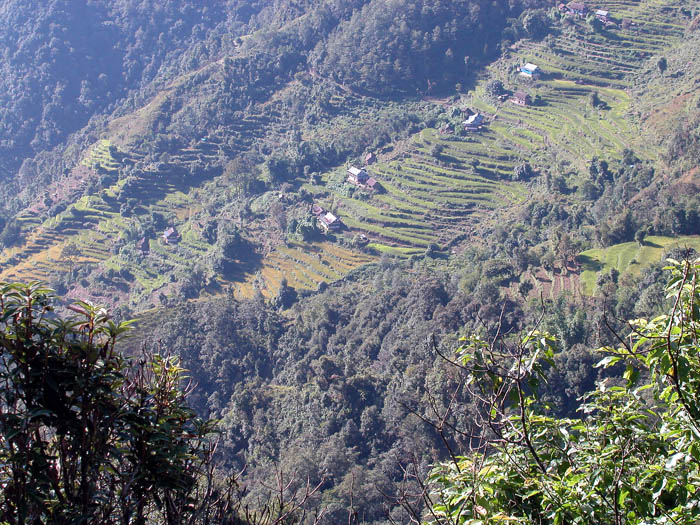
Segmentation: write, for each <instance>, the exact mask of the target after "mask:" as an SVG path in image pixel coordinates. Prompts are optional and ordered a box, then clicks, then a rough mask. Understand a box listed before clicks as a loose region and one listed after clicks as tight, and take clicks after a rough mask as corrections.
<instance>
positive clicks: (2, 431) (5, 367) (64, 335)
mask: <svg viewBox="0 0 700 525" xmlns="http://www.w3.org/2000/svg"><path fill="white" fill-rule="evenodd" d="M53 303H54V298H53V296H52V291H51V290H49V289H46V288H43V287H42V285H41V284H39V283H30V284H29V285H19V284H10V285H3V286H2V288H0V307H1V312H2V313H1V316H0V353H1V356H2V357H1V362H2V366H1V367H0V406H1V407H2V412H1V413H0V476H1V477H2V484H1V485H0V520H2V521H5V522H7V523H10V524H12V523H26V522H32V523H34V522H52V523H57V522H60V523H69V522H70V523H73V522H76V523H77V522H80V523H145V520H147V519H149V520H151V519H157V520H158V521H161V522H165V523H184V522H186V521H187V520H190V519H193V518H195V517H196V516H198V515H200V517H201V514H202V512H203V509H204V508H205V507H206V506H207V505H208V504H209V503H211V501H212V498H213V497H214V490H213V487H212V485H211V483H210V482H211V480H212V477H211V475H210V474H211V472H210V471H209V470H208V469H209V466H210V458H211V453H212V444H211V441H210V440H209V438H208V435H209V434H210V433H211V431H212V430H213V422H212V421H205V420H202V419H200V418H198V417H197V416H196V415H195V414H194V412H193V411H192V410H191V409H190V408H189V407H188V406H187V404H186V392H185V391H183V390H182V389H181V388H180V387H181V382H182V380H183V378H184V375H183V374H184V371H183V369H182V368H180V367H179V366H178V362H177V360H176V359H173V358H168V357H163V356H160V355H153V356H149V357H147V358H144V359H141V360H140V361H139V362H138V363H132V362H131V361H129V360H127V359H125V358H124V357H122V356H121V355H120V354H119V352H117V351H115V343H116V342H117V340H118V339H119V338H120V337H121V336H122V335H123V334H124V333H125V331H126V330H127V328H128V323H121V324H115V323H114V322H112V321H111V320H110V319H109V317H108V316H107V313H106V312H105V311H104V310H103V309H98V308H95V307H94V306H92V305H90V304H88V303H76V304H75V305H73V306H70V307H69V308H70V309H71V310H72V311H73V312H75V315H74V316H73V317H71V318H67V319H61V318H59V317H57V316H55V315H54V314H53ZM212 508H213V507H210V508H209V510H211V509H212Z"/></svg>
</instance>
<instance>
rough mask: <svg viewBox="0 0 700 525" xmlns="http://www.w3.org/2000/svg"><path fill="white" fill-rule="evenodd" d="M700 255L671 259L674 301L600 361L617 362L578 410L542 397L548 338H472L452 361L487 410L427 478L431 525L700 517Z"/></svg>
mask: <svg viewBox="0 0 700 525" xmlns="http://www.w3.org/2000/svg"><path fill="white" fill-rule="evenodd" d="M699 263H700V261H696V262H694V263H691V262H687V261H686V262H683V263H679V262H676V261H672V262H671V264H672V265H671V266H669V267H668V268H667V269H668V270H670V272H671V279H670V281H669V284H668V286H667V294H668V298H669V299H671V305H672V307H671V309H670V311H669V312H668V313H667V314H664V315H661V316H659V317H656V318H654V319H652V320H641V319H638V320H634V321H630V322H629V326H630V328H631V331H630V334H629V335H628V336H627V337H625V338H619V345H618V346H617V347H616V348H613V347H605V348H601V349H600V351H601V352H604V353H605V354H607V356H606V357H605V358H604V359H603V360H602V361H601V362H600V363H599V364H598V366H600V367H615V368H614V369H613V370H616V369H617V368H619V369H620V370H622V369H623V367H622V365H623V364H624V365H626V366H625V367H624V372H623V373H622V377H621V378H618V380H616V381H611V380H608V381H604V382H601V383H600V384H599V385H598V387H597V389H596V390H595V391H593V392H591V393H589V394H588V395H586V396H584V397H583V399H582V404H581V407H580V409H579V410H580V413H581V416H580V418H579V419H557V418H553V417H549V416H548V415H547V414H546V407H543V406H541V403H538V397H537V384H538V382H540V381H542V380H544V379H545V372H546V369H547V368H548V364H549V365H551V363H552V358H553V345H554V340H553V338H552V337H551V336H549V335H548V334H546V333H542V332H538V331H536V330H533V331H531V332H530V333H528V334H527V335H526V337H524V338H523V339H522V340H521V341H519V342H518V343H516V344H508V343H507V342H506V341H505V340H503V339H496V340H490V341H487V340H484V339H481V338H479V337H476V336H474V337H472V338H470V339H468V340H465V344H464V345H463V346H461V347H460V348H458V350H457V357H456V360H455V361H454V362H453V364H454V365H456V366H457V367H458V368H459V370H460V371H461V372H462V373H463V376H462V377H463V383H462V386H463V388H465V389H466V391H467V393H468V394H469V395H471V396H472V398H473V399H474V400H476V402H477V403H478V404H479V405H480V407H481V413H482V415H483V418H482V420H481V421H480V422H477V423H475V424H474V425H473V427H472V428H471V429H469V430H467V431H466V432H465V433H464V435H465V436H466V435H468V436H470V443H471V447H470V448H471V450H470V451H469V453H468V454H465V455H464V456H453V457H452V460H451V461H448V462H445V463H442V464H439V465H437V466H435V468H434V469H433V470H432V472H431V474H430V476H429V490H427V489H426V492H425V493H424V497H425V499H426V502H427V503H428V509H429V510H428V515H427V517H426V518H425V519H426V520H427V521H428V522H429V523H440V524H447V523H450V524H482V523H483V524H485V523H500V522H508V523H553V524H563V523H567V524H568V523H615V524H622V523H688V524H690V523H697V522H698V520H700V493H699V492H698V488H699V487H700V409H699V408H698V406H699V404H698V403H699V401H700V344H699V343H698V337H699V336H700V324H699V323H700V306H699V305H700V283H698V277H700V264H699Z"/></svg>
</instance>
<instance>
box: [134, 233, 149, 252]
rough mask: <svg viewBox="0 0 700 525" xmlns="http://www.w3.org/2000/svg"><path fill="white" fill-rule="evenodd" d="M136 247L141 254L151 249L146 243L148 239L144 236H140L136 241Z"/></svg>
mask: <svg viewBox="0 0 700 525" xmlns="http://www.w3.org/2000/svg"><path fill="white" fill-rule="evenodd" d="M136 249H137V250H138V251H139V252H140V253H141V255H147V254H148V253H149V252H150V251H151V246H150V244H149V243H148V239H147V238H146V237H141V238H140V239H139V240H138V241H137V242H136Z"/></svg>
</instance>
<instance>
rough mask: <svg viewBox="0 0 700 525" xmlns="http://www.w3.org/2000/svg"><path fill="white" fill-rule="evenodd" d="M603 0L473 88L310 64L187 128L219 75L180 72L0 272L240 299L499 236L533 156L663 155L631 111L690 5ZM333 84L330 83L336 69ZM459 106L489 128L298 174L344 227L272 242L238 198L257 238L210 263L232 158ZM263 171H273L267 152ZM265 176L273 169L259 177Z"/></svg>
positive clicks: (128, 119) (541, 161)
mask: <svg viewBox="0 0 700 525" xmlns="http://www.w3.org/2000/svg"><path fill="white" fill-rule="evenodd" d="M597 7H602V8H605V9H607V10H609V11H610V13H611V16H612V17H613V20H614V25H609V26H607V27H596V26H594V27H591V26H590V25H589V23H588V22H587V21H585V20H583V19H577V18H573V17H571V16H568V17H563V18H562V19H561V20H559V21H557V22H556V28H555V29H556V30H555V32H554V33H553V34H552V35H550V36H548V37H547V38H546V39H545V40H544V41H542V42H532V41H528V40H523V41H520V42H519V43H518V44H517V45H515V46H513V47H511V48H510V49H509V50H507V52H506V53H504V55H503V57H502V58H501V59H500V60H498V61H496V62H495V63H493V64H492V65H491V66H489V67H488V68H487V70H486V72H485V73H484V74H483V75H482V76H480V78H479V79H478V81H477V82H476V86H475V88H474V89H473V90H472V91H470V92H469V93H467V94H465V95H462V96H461V99H459V100H456V101H455V100H453V101H451V102H449V101H444V100H443V101H437V102H434V101H406V102H400V101H399V102H396V101H395V102H387V101H380V100H378V99H373V98H372V97H369V96H366V95H361V94H358V93H354V92H352V91H351V90H349V89H347V88H346V87H344V86H340V85H333V87H332V89H331V90H330V91H327V92H325V94H322V95H318V93H316V91H315V87H314V86H315V84H314V82H317V81H318V82H320V81H321V80H320V79H318V78H316V77H315V76H314V73H313V72H310V73H309V75H308V78H302V79H296V80H294V81H292V82H291V83H289V84H288V85H287V86H285V87H283V88H282V89H281V90H280V91H279V92H277V93H275V94H273V95H271V96H270V97H269V99H268V100H267V101H264V102H260V103H257V104H252V105H251V106H250V107H249V108H248V109H247V110H246V111H240V112H237V113H236V117H235V118H233V120H232V121H230V122H227V123H226V124H225V125H221V126H218V127H216V128H213V129H210V130H208V131H207V132H201V133H200V132H197V133H195V134H194V135H192V133H193V132H188V131H187V130H186V129H185V128H184V127H183V128H182V130H180V128H181V127H182V126H185V124H186V123H187V118H188V117H187V115H188V114H189V113H190V112H192V111H194V109H193V108H195V107H201V106H204V105H207V104H214V103H216V100H214V99H212V98H211V97H214V96H215V95H216V90H215V84H216V83H215V82H213V80H212V82H210V83H209V84H207V85H206V86H205V88H202V89H203V91H202V93H204V94H200V95H199V98H196V97H194V98H192V99H188V100H184V101H183V99H181V98H178V97H180V96H181V95H180V94H179V93H181V92H183V90H184V89H185V88H184V87H183V86H185V85H188V83H191V82H190V80H191V79H189V80H188V79H183V80H182V81H180V82H176V83H175V84H174V85H173V86H172V87H171V88H168V89H167V90H165V91H164V92H163V93H161V94H160V95H158V96H157V97H155V98H154V100H153V101H151V103H150V104H148V105H146V106H145V107H144V108H142V109H140V110H138V111H137V112H135V113H134V114H132V115H127V116H123V117H120V118H119V119H116V120H114V121H113V122H112V123H111V124H110V126H109V128H108V136H109V139H104V140H102V141H100V142H98V143H97V144H95V145H94V146H93V147H92V148H91V149H90V150H88V151H87V152H86V153H85V155H84V156H83V159H82V161H81V162H80V164H79V165H78V166H76V167H75V168H74V169H73V171H72V172H71V173H70V174H69V176H67V177H65V179H62V180H60V181H59V182H58V183H56V184H55V185H54V186H53V187H52V188H50V189H49V190H48V191H47V195H46V198H45V199H43V201H42V202H40V203H37V204H35V205H34V206H32V207H31V208H29V209H27V210H26V211H25V212H24V213H22V214H20V215H19V216H18V222H19V223H20V224H21V226H22V229H23V234H24V242H23V243H22V244H20V245H19V246H17V247H14V248H11V249H8V250H6V251H5V252H4V253H2V255H0V265H1V268H2V272H1V273H0V278H2V279H28V278H32V279H44V280H51V279H52V277H53V276H56V275H58V274H61V273H63V274H66V273H70V274H71V275H72V274H73V273H74V269H82V270H81V272H82V273H80V274H79V275H78V274H76V276H75V277H76V279H77V280H78V281H79V280H80V279H81V278H82V277H84V276H86V275H88V274H89V272H90V271H93V272H96V273H97V274H98V275H100V276H103V278H104V279H105V282H106V283H108V284H107V285H106V288H105V289H106V290H107V291H106V297H107V299H109V298H110V297H112V298H119V299H120V300H123V299H124V298H125V295H124V294H127V295H126V296H128V297H130V298H131V302H132V305H133V306H135V307H139V308H143V307H152V306H157V305H158V304H162V303H164V302H167V301H168V298H169V297H172V296H174V295H177V294H178V293H180V291H179V290H181V287H178V286H176V284H182V282H183V281H184V280H186V279H190V278H191V277H184V276H185V275H186V274H187V275H190V276H191V275H193V274H194V275H196V276H197V279H198V282H199V283H200V284H201V287H202V288H203V289H205V290H206V291H207V292H208V293H220V291H221V290H223V289H224V288H225V287H231V288H233V290H234V293H235V294H236V295H237V296H239V297H249V296H252V295H253V294H255V293H257V292H258V291H260V292H261V293H263V294H264V295H265V296H273V295H275V294H276V293H277V291H278V290H279V288H280V286H281V283H282V281H283V280H285V279H286V281H287V282H288V284H289V285H291V286H292V287H294V288H297V289H316V288H317V287H318V286H319V284H320V283H322V282H332V281H333V280H336V279H339V278H342V277H343V276H344V275H346V274H347V273H348V272H350V271H352V270H353V269H355V268H357V267H359V266H362V265H363V264H366V263H367V262H370V261H373V260H376V259H377V258H378V257H379V255H380V254H382V253H388V254H392V255H397V256H400V257H406V256H411V255H418V254H422V253H424V252H425V251H426V249H428V248H430V249H431V250H434V249H435V248H436V247H437V249H439V250H445V251H450V250H451V249H452V248H453V247H454V246H455V245H456V244H458V243H460V242H464V241H469V240H471V239H478V238H479V237H480V236H482V235H485V234H487V233H488V229H489V228H490V227H492V226H493V224H492V223H493V218H494V217H497V216H500V217H502V216H503V215H502V214H508V213H510V210H512V209H515V208H517V206H518V204H520V203H523V202H526V201H527V199H528V197H529V196H530V195H531V193H532V192H534V191H542V190H541V189H540V187H539V186H533V185H529V184H527V183H526V182H522V181H512V179H513V174H514V170H515V168H516V167H517V166H521V165H523V164H524V163H527V164H529V165H531V166H532V167H533V168H534V170H535V171H539V172H541V173H559V174H564V175H566V176H574V177H575V175H572V174H575V172H576V171H580V170H583V169H585V168H586V167H587V163H588V162H590V159H591V158H593V157H595V156H599V157H604V158H621V157H622V152H623V151H624V150H625V149H627V148H630V149H632V150H634V151H635V153H636V154H637V155H638V156H639V157H640V158H645V159H648V160H654V159H655V158H656V155H657V154H656V152H655V150H654V148H650V147H649V144H648V143H647V142H646V139H645V138H644V136H643V134H641V133H640V122H639V120H638V118H637V117H636V116H635V115H634V114H633V112H632V109H633V108H634V107H635V104H636V103H637V101H636V100H635V99H634V98H633V95H632V94H631V93H632V92H633V91H632V89H633V87H634V85H635V83H636V82H637V81H638V79H639V75H640V74H646V73H645V72H647V73H648V72H649V71H650V70H651V69H652V68H653V63H654V60H655V59H656V57H659V56H661V55H663V54H664V53H668V52H669V50H670V49H671V48H672V47H673V46H674V45H676V44H678V43H679V42H680V41H681V40H682V37H683V35H684V32H685V31H686V28H687V26H688V24H689V22H690V20H689V19H688V18H687V13H686V12H685V11H683V8H684V5H683V2H680V1H679V0H640V1H634V0H620V1H617V2H604V3H603V4H601V5H600V6H597ZM525 62H531V63H534V64H536V65H538V66H539V67H540V69H541V70H542V71H543V77H542V79H540V80H536V81H528V80H524V79H522V77H521V76H520V75H519V74H518V67H519V66H520V65H521V64H523V63H525ZM223 67H224V66H222V65H221V64H219V63H215V64H212V65H210V66H208V67H207V70H209V69H211V70H212V71H214V73H212V75H213V76H212V79H214V80H215V79H216V78H218V77H216V75H217V74H218V73H217V71H218V69H221V68H223ZM640 71H641V73H640ZM200 74H202V73H201V72H200V73H198V75H200ZM494 79H499V80H501V81H502V83H503V85H504V86H505V88H506V93H507V95H506V96H505V97H501V98H500V99H499V98H498V97H495V96H494V95H493V94H492V93H489V92H488V90H487V86H488V85H489V83H490V82H491V81H493V80H494ZM323 82H324V83H325V84H324V86H325V88H324V89H327V88H328V85H331V84H332V82H330V81H328V79H325V80H323ZM309 86H311V87H309ZM516 90H522V91H525V92H526V93H528V94H529V95H530V96H531V98H532V100H533V102H534V103H533V104H531V105H526V106H519V105H516V104H513V103H512V102H511V101H510V100H509V96H510V95H512V93H513V92H515V91H516ZM317 91H318V90H317ZM314 93H316V95H314ZM317 95H318V96H323V97H326V98H325V99H324V102H323V105H324V107H325V108H326V114H325V115H321V116H320V117H317V118H316V120H317V122H314V121H313V119H311V121H310V122H303V123H302V122H298V121H297V118H296V117H295V115H294V114H293V113H292V112H290V111H288V110H289V108H290V107H294V105H295V104H296V103H297V102H295V100H299V99H300V98H303V97H305V96H317ZM207 97H210V98H207ZM295 97H296V98H295ZM455 107H459V108H460V109H465V108H469V109H471V110H473V111H479V112H481V113H482V114H484V115H485V117H486V119H485V124H484V126H483V128H482V129H481V130H480V131H478V132H473V133H467V134H462V136H459V134H442V133H440V132H438V131H437V130H436V129H432V128H426V129H423V130H422V131H420V132H418V133H415V134H413V135H411V136H410V137H409V138H408V139H405V140H402V141H398V142H395V143H394V144H390V145H388V146H384V147H383V148H382V150H381V152H380V153H379V155H378V159H379V160H378V162H377V163H376V164H373V165H372V166H370V167H369V171H370V174H371V175H372V176H374V177H375V178H376V179H377V180H378V181H379V183H380V185H381V187H382V190H381V191H377V192H374V193H369V192H366V191H364V190H361V189H356V188H354V187H351V186H350V185H349V184H348V183H347V182H345V178H346V173H345V170H346V168H347V165H340V166H337V167H336V168H334V169H331V170H328V171H326V172H324V173H321V174H320V176H317V177H311V178H308V177H306V176H305V177H304V178H302V177H298V178H297V179H296V180H294V181H291V185H292V186H294V187H295V191H302V190H303V191H304V192H306V194H307V195H309V196H310V197H311V198H312V199H313V201H314V202H316V203H317V204H320V205H321V206H323V207H324V208H326V209H330V210H332V211H333V212H334V213H336V214H337V215H339V216H340V217H341V218H342V221H343V223H344V224H345V226H346V227H347V229H346V230H345V231H344V232H341V233H340V234H338V235H335V236H329V237H328V239H324V240H317V241H316V242H297V241H290V240H288V239H287V240H284V241H282V240H281V239H277V240H274V239H273V238H274V237H275V236H274V235H270V234H269V228H271V227H272V226H271V225H272V223H273V221H272V220H271V218H270V213H268V211H269V210H262V211H260V212H259V213H257V215H255V214H254V215H255V216H253V217H251V218H248V219H246V221H247V222H246V221H243V220H242V219H241V213H240V211H239V212H238V219H237V220H236V222H237V227H240V228H241V229H242V231H243V232H244V234H243V235H244V237H245V238H246V241H247V242H249V243H250V244H251V245H252V246H253V248H251V249H250V250H249V251H247V252H244V251H242V252H241V253H240V254H238V255H236V261H237V264H238V266H237V268H236V270H235V271H233V272H229V273H228V274H226V275H224V274H222V273H216V272H215V271H212V270H211V269H208V268H209V266H207V264H205V263H203V262H202V261H206V260H208V259H209V258H211V256H212V253H213V250H214V246H213V245H214V241H213V240H212V239H213V238H212V237H211V235H210V234H207V233H206V232H205V231H204V230H205V229H206V224H205V223H206V220H207V218H211V217H214V216H221V214H222V213H223V210H226V209H228V208H227V207H230V206H233V205H234V202H233V201H234V199H233V198H232V197H231V192H232V191H233V190H232V183H231V181H230V179H229V178H227V176H226V175H225V174H223V167H224V164H225V162H226V159H232V158H236V157H237V156H239V155H241V154H243V153H246V152H250V151H257V152H265V151H267V150H269V149H272V148H273V147H275V146H278V145H279V144H285V143H286V142H287V141H288V140H289V132H290V130H294V131H295V132H298V133H299V134H300V135H301V136H303V138H304V139H305V140H310V141H316V144H319V143H321V144H322V143H323V141H327V142H328V143H331V142H334V141H335V142H338V137H339V136H342V135H343V134H346V135H352V134H354V133H362V132H364V130H363V128H366V127H367V126H371V125H381V124H382V123H386V121H388V120H390V119H391V118H392V115H396V114H400V113H401V112H402V111H403V112H405V113H408V112H409V111H418V112H420V111H425V112H429V111H433V112H436V111H437V110H438V109H441V110H442V112H443V113H448V112H450V111H453V110H454V109H455ZM387 108H391V110H389V109H387ZM168 126H169V127H168ZM153 129H160V130H161V131H162V130H168V129H169V130H170V131H171V132H172V134H171V136H169V137H166V136H165V134H164V133H159V134H158V136H157V139H158V140H156V141H155V142H154V141H151V140H150V139H148V137H149V136H151V135H153ZM178 130H180V131H182V133H180V132H179V131H178ZM188 133H189V135H188ZM295 136H296V135H295ZM256 169H258V170H259V171H260V172H261V173H264V166H262V165H259V166H257V167H256ZM256 177H257V180H258V182H261V183H262V182H263V181H262V179H263V178H264V176H263V175H257V176H256ZM270 193H271V194H272V192H270ZM212 196H216V198H215V199H212ZM273 201H274V199H272V198H270V199H267V201H266V202H273ZM205 202H208V204H207V205H206V206H205V204H204V203H205ZM60 203H64V206H63V209H61V207H60V206H57V204H60ZM66 203H68V204H67V205H65V204H66ZM294 206H296V207H297V208H299V206H307V207H308V203H307V204H304V203H303V202H295V203H294ZM287 207H288V208H289V205H288V206H287ZM205 208H206V209H205ZM290 210H291V208H289V209H288V210H287V211H290ZM169 226H175V227H176V228H177V230H178V231H179V233H180V235H181V241H180V242H179V243H178V244H177V245H166V244H164V243H163V242H162V241H161V240H160V239H159V237H160V235H161V233H162V231H163V230H164V228H165V227H169ZM266 228H267V230H266ZM144 232H150V233H148V235H147V238H146V244H147V249H146V250H145V251H144V250H143V249H142V248H141V249H138V250H137V249H136V243H137V241H139V239H140V238H141V237H142V236H143V235H144ZM246 232H247V233H246ZM361 236H362V237H361ZM365 238H366V239H365ZM358 239H361V242H358ZM86 269H87V270H86ZM115 275H116V277H115ZM105 276H106V277H105Z"/></svg>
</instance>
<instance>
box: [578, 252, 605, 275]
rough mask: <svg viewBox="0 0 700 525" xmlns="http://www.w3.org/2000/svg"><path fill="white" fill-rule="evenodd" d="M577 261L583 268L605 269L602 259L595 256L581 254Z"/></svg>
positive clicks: (596, 270)
mask: <svg viewBox="0 0 700 525" xmlns="http://www.w3.org/2000/svg"><path fill="white" fill-rule="evenodd" d="M576 261H577V262H578V263H579V264H580V265H581V267H582V268H583V270H592V271H594V272H599V271H600V270H602V269H603V264H602V263H601V262H600V261H598V260H596V259H594V258H593V257H589V256H588V255H579V256H578V257H576Z"/></svg>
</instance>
